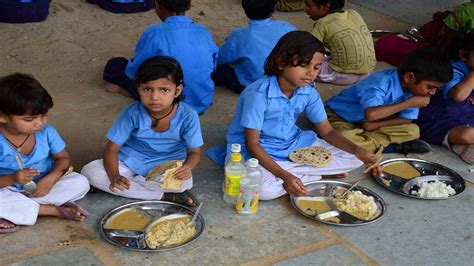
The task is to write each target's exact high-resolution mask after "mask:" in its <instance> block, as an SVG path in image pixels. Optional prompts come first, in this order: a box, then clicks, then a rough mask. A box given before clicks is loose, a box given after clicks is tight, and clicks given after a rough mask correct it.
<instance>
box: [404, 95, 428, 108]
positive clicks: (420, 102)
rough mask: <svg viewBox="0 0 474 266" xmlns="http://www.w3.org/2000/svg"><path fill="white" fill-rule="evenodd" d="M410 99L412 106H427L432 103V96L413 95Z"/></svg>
mask: <svg viewBox="0 0 474 266" xmlns="http://www.w3.org/2000/svg"><path fill="white" fill-rule="evenodd" d="M409 101H410V103H411V106H412V107H419V108H421V107H426V106H427V105H428V104H429V103H430V96H413V97H412V98H410V99H409Z"/></svg>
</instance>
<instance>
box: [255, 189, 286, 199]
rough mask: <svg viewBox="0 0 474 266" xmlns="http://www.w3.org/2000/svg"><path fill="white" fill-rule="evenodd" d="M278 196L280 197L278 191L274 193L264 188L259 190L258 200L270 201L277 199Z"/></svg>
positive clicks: (273, 190) (272, 190)
mask: <svg viewBox="0 0 474 266" xmlns="http://www.w3.org/2000/svg"><path fill="white" fill-rule="evenodd" d="M282 189H283V187H282ZM279 196H281V192H280V191H276V190H275V189H270V188H269V187H264V186H262V187H261V188H260V191H259V199H260V200H272V199H276V198H278V197H279Z"/></svg>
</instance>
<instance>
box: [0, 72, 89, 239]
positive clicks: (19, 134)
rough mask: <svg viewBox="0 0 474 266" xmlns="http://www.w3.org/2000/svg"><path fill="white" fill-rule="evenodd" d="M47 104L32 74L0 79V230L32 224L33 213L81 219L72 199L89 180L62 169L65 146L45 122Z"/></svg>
mask: <svg viewBox="0 0 474 266" xmlns="http://www.w3.org/2000/svg"><path fill="white" fill-rule="evenodd" d="M51 107H53V100H52V99H51V96H50V95H49V93H48V92H47V91H46V90H45V89H44V88H43V87H42V86H41V84H40V83H39V82H38V81H37V80H35V79H34V78H33V77H32V76H29V75H25V74H20V73H16V74H12V75H9V76H6V77H3V78H0V234H1V233H9V232H13V231H16V230H18V228H19V225H33V224H35V223H36V219H37V218H38V216H55V217H60V218H64V219H68V220H75V221H84V219H85V217H86V215H87V212H86V211H85V210H84V209H83V208H81V207H80V206H79V205H77V204H76V203H74V201H75V200H78V199H81V198H82V197H84V195H85V194H86V193H87V191H89V183H88V182H87V179H86V178H85V177H84V176H82V175H80V174H78V173H74V172H72V173H70V171H69V170H68V169H69V166H70V163H71V160H70V158H69V153H68V152H67V150H66V144H65V143H64V141H63V140H62V138H61V136H60V135H59V134H58V132H57V131H56V129H55V128H54V127H53V126H51V125H48V124H47V117H46V114H47V112H48V110H49V109H50V108H51ZM33 182H34V183H33ZM25 184H28V185H26V186H25V187H24V185H25ZM32 184H33V185H35V186H33V187H32V186H31V185H32ZM28 188H29V189H28Z"/></svg>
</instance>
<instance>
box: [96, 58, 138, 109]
mask: <svg viewBox="0 0 474 266" xmlns="http://www.w3.org/2000/svg"><path fill="white" fill-rule="evenodd" d="M127 64H128V59H127V58H124V57H113V58H111V59H110V60H109V61H108V62H107V64H106V65H105V68H104V74H103V79H104V80H105V81H107V82H110V83H113V84H115V85H118V86H119V87H121V88H123V89H125V90H127V91H128V92H129V93H130V94H131V95H132V96H133V98H135V100H140V95H139V94H138V90H137V83H136V82H135V81H134V80H132V79H130V78H129V77H128V76H127V75H125V68H126V67H127Z"/></svg>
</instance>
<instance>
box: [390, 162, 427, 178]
mask: <svg viewBox="0 0 474 266" xmlns="http://www.w3.org/2000/svg"><path fill="white" fill-rule="evenodd" d="M382 170H383V171H384V172H386V173H389V174H392V175H396V176H399V177H401V178H404V179H413V178H415V177H418V176H421V173H420V172H418V170H416V168H415V167H413V166H412V165H411V164H409V163H405V162H393V163H389V164H386V165H384V166H382Z"/></svg>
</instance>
